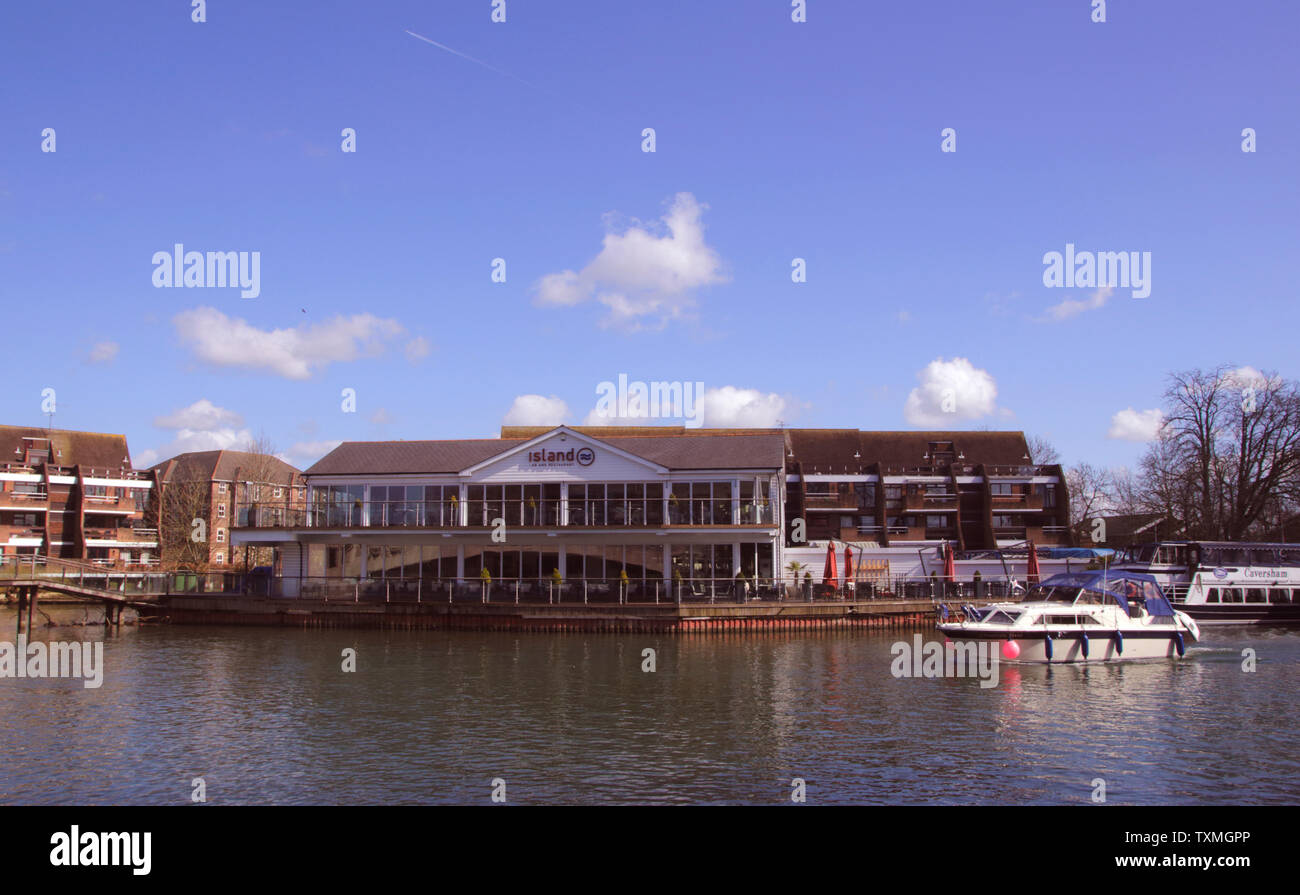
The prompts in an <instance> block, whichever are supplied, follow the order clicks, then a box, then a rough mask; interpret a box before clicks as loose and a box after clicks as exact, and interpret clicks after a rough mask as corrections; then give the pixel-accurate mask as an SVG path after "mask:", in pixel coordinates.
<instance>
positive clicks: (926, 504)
mask: <svg viewBox="0 0 1300 895" xmlns="http://www.w3.org/2000/svg"><path fill="white" fill-rule="evenodd" d="M904 508H905V509H908V510H914V511H920V512H926V511H929V512H943V511H945V510H955V509H957V495H956V494H955V493H953V492H951V491H908V492H907V498H906V500H905V501H904Z"/></svg>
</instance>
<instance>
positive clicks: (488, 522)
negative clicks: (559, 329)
mask: <svg viewBox="0 0 1300 895" xmlns="http://www.w3.org/2000/svg"><path fill="white" fill-rule="evenodd" d="M498 519H499V520H502V521H503V522H504V524H505V525H507V526H509V527H519V528H563V527H568V528H574V527H582V528H644V527H659V526H692V527H696V526H720V525H726V526H734V525H772V524H774V523H775V521H776V510H775V506H774V505H773V504H772V503H771V502H770V501H765V500H749V501H740V500H726V499H723V500H686V499H681V500H678V499H674V498H671V497H670V498H664V499H662V500H641V501H636V500H612V499H611V500H567V501H566V500H551V499H542V500H535V499H527V500H466V501H459V500H455V499H453V500H404V501H389V500H355V501H352V502H351V503H333V504H316V505H314V506H310V507H283V506H266V505H262V504H253V505H244V504H240V505H238V506H237V507H236V510H235V514H234V519H233V522H232V527H234V528H329V529H349V528H408V529H409V528H431V529H452V528H468V529H474V528H478V529H484V528H492V527H494V526H495V525H497V524H498V522H497V520H498Z"/></svg>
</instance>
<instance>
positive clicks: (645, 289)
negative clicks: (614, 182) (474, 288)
mask: <svg viewBox="0 0 1300 895" xmlns="http://www.w3.org/2000/svg"><path fill="white" fill-rule="evenodd" d="M706 207H707V206H705V205H701V204H700V203H699V202H697V201H696V200H695V197H694V196H693V195H691V194H690V193H678V194H677V195H676V196H675V197H674V198H673V204H672V207H671V208H669V210H668V213H667V214H665V215H664V216H663V218H662V226H661V227H659V228H657V229H658V230H659V231H660V233H659V235H656V233H654V232H651V230H650V229H648V228H646V227H642V226H639V225H638V224H635V223H634V224H633V225H632V226H630V227H628V229H627V230H626V231H625V232H623V233H614V232H606V234H605V239H604V242H603V247H602V248H601V250H600V253H599V254H598V255H596V257H595V258H593V259H592V261H591V262H590V263H589V264H588V265H587V266H586V267H584V268H583V269H582V270H581V271H572V270H565V271H561V272H560V273H552V274H547V275H546V276H544V277H542V278H541V279H540V280H539V281H538V283H537V285H536V286H535V287H534V294H535V296H536V302H537V304H539V305H543V306H571V305H576V304H579V303H580V302H584V301H587V300H588V299H591V298H593V297H594V298H595V299H596V300H597V301H598V302H600V303H601V304H603V305H605V307H606V308H608V309H609V314H608V315H607V316H606V317H605V319H604V320H603V321H602V322H601V325H602V326H613V327H618V328H623V329H640V328H642V326H643V323H644V321H646V320H648V319H650V320H653V321H654V325H657V326H663V325H664V324H666V323H667V322H668V321H669V320H672V319H675V318H680V317H683V316H685V315H686V313H687V312H688V311H689V309H690V308H691V307H692V306H693V305H694V299H693V298H692V296H691V293H692V292H693V291H694V290H696V289H699V288H701V287H703V286H708V285H712V284H715V283H723V282H726V280H727V277H726V276H725V274H724V273H723V271H722V261H721V259H720V258H719V257H718V254H717V252H716V251H714V250H713V249H712V248H710V247H709V246H708V245H706V244H705V242H704V227H703V225H702V224H701V223H700V217H701V215H702V213H703V211H704V209H705V208H706ZM609 226H610V225H609V221H608V218H607V220H606V229H607V230H609ZM665 230H666V231H667V232H663V231H665Z"/></svg>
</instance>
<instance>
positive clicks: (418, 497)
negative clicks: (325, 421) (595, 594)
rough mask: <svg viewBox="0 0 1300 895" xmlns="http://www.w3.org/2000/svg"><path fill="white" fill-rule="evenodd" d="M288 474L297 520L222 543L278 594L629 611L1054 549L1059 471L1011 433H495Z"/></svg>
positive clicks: (377, 445) (1064, 504) (344, 455)
mask: <svg viewBox="0 0 1300 895" xmlns="http://www.w3.org/2000/svg"><path fill="white" fill-rule="evenodd" d="M304 478H305V479H306V482H307V485H308V496H307V506H306V507H304V508H302V509H300V510H291V511H289V512H288V513H287V514H283V515H280V516H277V517H276V518H273V519H257V518H249V517H247V516H246V515H245V514H241V513H238V512H237V513H236V518H237V521H236V523H235V524H234V525H233V527H232V532H231V539H232V542H233V543H234V544H235V545H236V546H239V545H241V544H252V545H255V546H263V547H274V548H275V553H276V555H277V560H276V583H275V586H276V588H277V592H278V593H280V594H282V595H284V596H298V595H302V596H313V595H318V594H326V595H328V594H331V593H334V592H336V591H345V592H351V589H356V590H358V591H359V590H361V589H365V588H368V589H372V590H373V589H375V588H382V589H383V592H384V593H386V594H389V595H392V594H399V595H404V596H406V595H410V594H411V593H412V592H414V593H415V594H417V595H419V594H421V593H423V592H425V591H426V589H427V590H428V591H429V592H431V593H432V592H434V591H435V590H436V589H437V588H439V587H441V586H443V584H445V583H446V582H475V581H479V580H482V579H483V576H484V572H485V571H486V574H487V576H490V577H491V579H492V581H495V582H501V581H514V582H526V583H527V586H529V587H537V586H546V585H548V584H550V583H551V582H564V583H565V585H566V586H568V587H570V588H571V587H573V586H574V585H575V584H576V583H579V582H582V583H583V586H584V587H588V588H590V587H595V588H601V589H608V588H618V589H619V590H620V591H621V592H623V593H625V594H626V597H627V598H628V599H640V598H644V597H645V596H648V595H658V594H661V593H664V592H665V591H664V583H665V581H676V582H684V583H685V584H686V586H688V587H691V588H692V589H694V590H696V591H703V590H708V591H714V590H718V589H720V588H723V587H725V586H727V585H729V584H730V582H732V581H733V579H734V578H735V577H736V575H738V574H744V575H745V576H746V577H747V578H748V579H749V580H751V581H755V580H757V581H762V580H768V581H771V580H773V579H775V578H779V577H781V576H782V568H783V566H784V563H786V562H788V561H789V560H790V559H792V558H793V559H799V560H806V559H807V558H808V557H810V556H814V555H816V554H817V553H819V552H824V551H825V549H826V545H827V544H828V543H836V542H850V543H851V544H853V545H854V546H855V547H857V548H859V549H860V550H861V551H862V554H863V555H864V556H865V557H868V558H869V557H873V556H883V557H888V556H890V555H907V556H911V557H913V558H914V557H915V555H916V554H917V552H918V550H920V549H923V548H925V547H926V546H927V545H937V544H940V543H943V542H953V543H955V544H956V545H957V547H958V548H959V549H991V548H996V547H998V546H1001V545H1006V544H1011V543H1019V542H1023V541H1025V540H1027V539H1033V540H1036V542H1037V543H1038V544H1040V545H1061V546H1068V545H1069V544H1070V532H1069V529H1068V525H1067V520H1068V518H1069V517H1068V495H1067V494H1066V491H1065V481H1064V475H1063V474H1062V471H1061V469H1060V467H1058V466H1036V465H1034V464H1032V463H1031V462H1030V458H1029V454H1028V449H1027V446H1026V443H1025V439H1024V436H1023V434H1022V433H1019V432H940V433H935V432H862V431H859V430H854V429H847V430H813V429H802V430H801V429H711V430H709V429H706V430H701V429H685V428H680V427H601V428H571V427H568V426H558V427H553V428H532V427H505V428H503V429H502V431H501V437H500V438H491V439H476V440H453V441H390V442H346V443H344V444H342V445H340V446H339V447H338V448H336V449H335V450H334V451H332V452H331V453H330V454H328V455H327V456H325V457H324V458H322V459H321V460H320V461H319V462H318V463H316V464H315V465H314V466H312V467H311V468H310V469H308V470H306V472H305V473H304ZM241 520H242V521H241Z"/></svg>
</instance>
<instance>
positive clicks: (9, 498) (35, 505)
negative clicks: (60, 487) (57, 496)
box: [0, 491, 50, 510]
mask: <svg viewBox="0 0 1300 895" xmlns="http://www.w3.org/2000/svg"><path fill="white" fill-rule="evenodd" d="M49 502H50V495H49V492H48V491H0V508H4V509H8V508H11V507H12V508H15V509H23V510H26V509H33V510H35V509H41V508H43V507H45V506H46V505H48V504H49Z"/></svg>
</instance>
